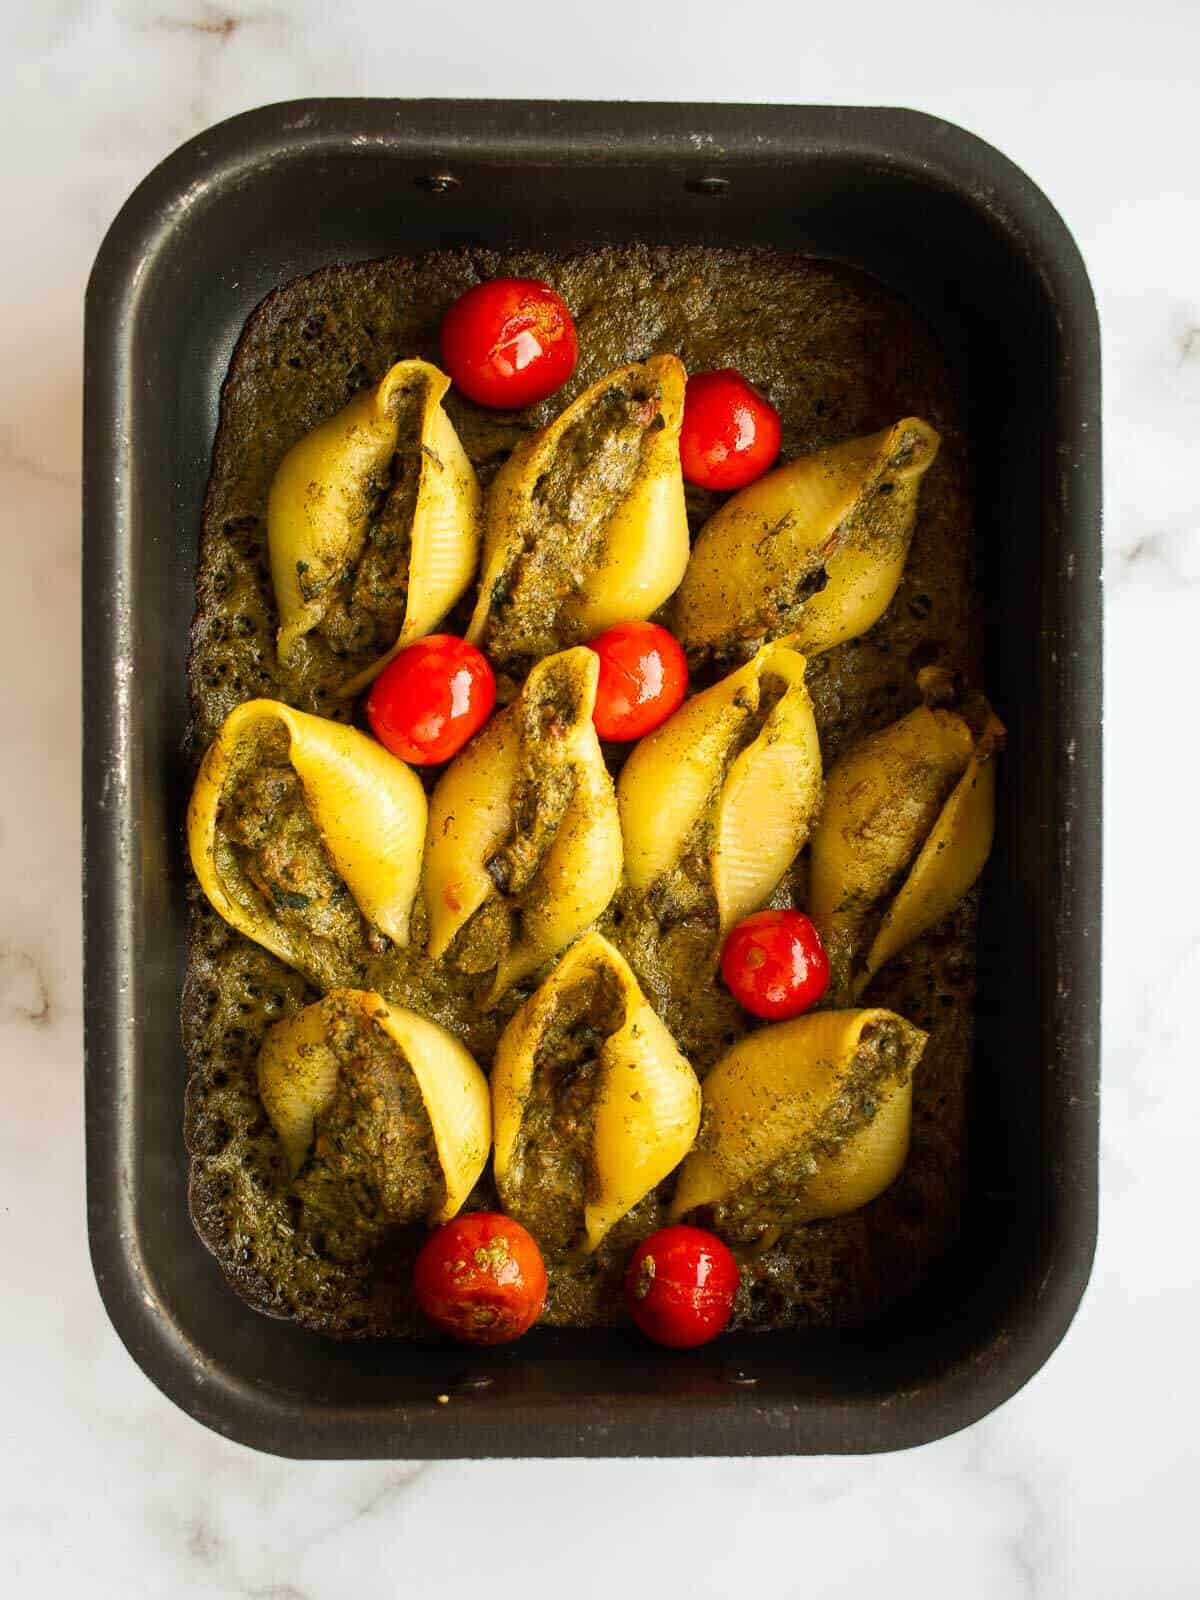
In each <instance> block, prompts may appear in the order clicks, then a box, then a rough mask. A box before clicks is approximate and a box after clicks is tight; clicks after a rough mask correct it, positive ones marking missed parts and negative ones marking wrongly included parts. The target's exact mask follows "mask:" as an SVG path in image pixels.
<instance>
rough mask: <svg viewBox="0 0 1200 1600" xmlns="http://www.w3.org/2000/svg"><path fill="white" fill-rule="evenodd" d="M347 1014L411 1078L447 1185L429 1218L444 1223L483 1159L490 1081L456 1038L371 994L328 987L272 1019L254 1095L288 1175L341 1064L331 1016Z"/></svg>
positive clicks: (307, 1143)
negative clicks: (378, 1032)
mask: <svg viewBox="0 0 1200 1600" xmlns="http://www.w3.org/2000/svg"><path fill="white" fill-rule="evenodd" d="M346 1009H351V1010H353V1011H356V1012H358V1013H359V1014H360V1016H361V1018H362V1021H363V1023H364V1025H367V1026H373V1027H379V1028H381V1029H382V1030H383V1032H384V1033H386V1034H387V1035H388V1037H389V1038H390V1039H391V1040H392V1041H393V1043H394V1044H395V1045H396V1046H397V1047H398V1048H399V1050H400V1051H401V1053H402V1055H403V1057H404V1060H405V1061H406V1062H407V1063H408V1066H409V1067H410V1069H411V1071H412V1074H413V1077H414V1078H415V1079H416V1082H417V1087H418V1089H419V1090H420V1092H421V1099H422V1101H423V1102H424V1106H425V1112H426V1115H427V1116H428V1118H429V1122H430V1126H431V1127H432V1129H433V1138H434V1145H435V1147H436V1150H437V1158H438V1164H439V1166H440V1168H441V1174H442V1178H443V1181H444V1183H445V1198H444V1200H443V1201H442V1202H441V1203H440V1204H438V1205H437V1206H435V1207H433V1209H432V1210H431V1211H430V1214H429V1219H428V1220H429V1221H430V1222H431V1223H437V1222H446V1221H448V1220H449V1219H450V1218H451V1217H453V1216H455V1215H456V1214H457V1213H458V1211H459V1210H460V1209H461V1208H462V1205H463V1202H464V1201H465V1200H466V1198H467V1196H468V1195H469V1194H470V1192H471V1190H472V1189H473V1188H474V1187H475V1184H476V1182H477V1181H478V1179H479V1175H480V1173H481V1172H482V1171H483V1168H484V1166H485V1164H486V1162H487V1157H488V1151H489V1149H490V1148H491V1142H492V1112H491V1095H490V1093H489V1090H488V1083H487V1079H486V1078H485V1077H484V1075H483V1073H482V1071H481V1070H480V1068H479V1066H478V1065H477V1064H476V1062H475V1060H474V1058H473V1057H472V1056H471V1055H470V1054H469V1053H468V1051H467V1050H466V1049H465V1048H464V1046H463V1045H462V1044H461V1043H460V1042H459V1041H458V1040H457V1039H456V1038H455V1037H454V1035H453V1034H451V1033H448V1032H447V1031H446V1029H445V1028H442V1027H439V1026H438V1024H437V1023H435V1022H430V1021H429V1020H428V1019H427V1018H425V1017H422V1016H418V1015H417V1013H416V1012H415V1011H408V1010H405V1009H404V1008H403V1007H401V1006H394V1005H390V1004H389V1003H388V1002H387V1001H386V1000H384V999H383V997H382V996H381V995H378V994H375V993H373V992H372V991H370V990H364V989H333V990H331V991H330V992H329V994H328V995H326V996H325V998H324V999H323V1000H319V1001H317V1002H316V1004H314V1005H311V1006H305V1007H304V1009H303V1010H302V1011H298V1012H296V1013H295V1015H294V1016H291V1017H286V1018H284V1020H283V1021H282V1022H277V1023H276V1024H275V1025H274V1027H272V1028H270V1029H269V1030H268V1032H267V1034H266V1037H265V1038H264V1040H263V1045H262V1050H261V1052H260V1054H259V1060H258V1087H259V1095H260V1097H261V1099H262V1102H263V1106H264V1108H265V1109H266V1112H267V1115H268V1116H269V1117H270V1119H271V1122H272V1123H273V1124H274V1127H275V1130H276V1132H277V1133H278V1134H279V1137H280V1140H281V1142H282V1144H283V1147H284V1151H285V1154H286V1155H287V1158H288V1163H289V1165H290V1167H291V1171H292V1174H293V1176H294V1175H295V1174H296V1173H297V1172H298V1171H299V1170H300V1168H301V1167H302V1166H303V1164H304V1162H305V1160H306V1159H307V1157H308V1154H309V1151H310V1150H311V1149H312V1144H313V1137H314V1129H315V1125H316V1122H317V1119H318V1118H319V1117H320V1115H321V1113H322V1112H323V1111H324V1110H326V1109H327V1108H328V1107H329V1106H330V1105H331V1104H332V1102H333V1100H334V1097H335V1096H336V1094H337V1092H338V1084H339V1068H338V1062H337V1058H336V1056H335V1054H334V1052H333V1050H332V1048H331V1047H330V1045H329V1043H328V1035H329V1027H330V1023H331V1020H332V1018H333V1016H334V1015H336V1014H337V1013H339V1012H344V1011H345V1010H346Z"/></svg>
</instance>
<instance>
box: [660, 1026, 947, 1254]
mask: <svg viewBox="0 0 1200 1600" xmlns="http://www.w3.org/2000/svg"><path fill="white" fill-rule="evenodd" d="M926 1039H927V1035H926V1034H924V1033H923V1032H922V1031H921V1029H920V1028H916V1027H914V1026H913V1025H912V1024H911V1023H909V1022H906V1021H905V1020H904V1018H903V1017H899V1016H897V1015H896V1014H895V1012H892V1011H881V1010H867V1011H820V1012H814V1013H812V1014H811V1015H809V1016H805V1017H798V1018H796V1019H795V1020H794V1021H792V1022H780V1023H776V1024H775V1025H774V1026H772V1027H767V1028H762V1029H760V1030H759V1031H758V1032H757V1033H752V1034H750V1035H749V1036H748V1037H746V1038H745V1039H742V1040H741V1041H740V1042H739V1043H737V1044H735V1045H734V1046H733V1048H732V1049H731V1050H730V1051H729V1052H728V1054H726V1055H725V1056H723V1057H722V1058H721V1060H720V1061H719V1062H718V1063H717V1064H716V1066H715V1067H714V1068H713V1069H712V1071H711V1072H710V1073H709V1075H708V1077H707V1078H705V1080H704V1117H703V1125H702V1129H701V1133H700V1139H699V1142H698V1144H697V1146H696V1149H695V1150H694V1151H693V1152H692V1154H691V1155H690V1156H688V1158H687V1160H686V1161H685V1162H684V1164H683V1166H682V1168H681V1169H680V1173H679V1182H678V1185H677V1186H676V1190H675V1199H674V1203H673V1206H672V1215H673V1216H674V1217H676V1218H680V1217H686V1216H690V1215H692V1214H693V1213H696V1212H702V1213H703V1214H704V1215H705V1216H707V1217H708V1218H710V1219H711V1221H712V1224H713V1226H714V1227H715V1228H716V1229H717V1231H718V1233H720V1234H721V1235H722V1236H723V1237H725V1238H726V1239H729V1240H733V1241H738V1242H750V1241H754V1240H759V1239H763V1238H773V1237H774V1236H776V1235H777V1234H778V1233H780V1232H781V1231H784V1230H786V1229H789V1228H794V1227H798V1226H800V1225H801V1224H803V1223H806V1222H812V1221H815V1220H817V1219H818V1218H822V1217H836V1216H840V1215H842V1214H843V1213H844V1212H847V1211H856V1210H857V1209H858V1208H859V1207H860V1206H864V1205H866V1204H867V1203H868V1202H869V1201H871V1200H874V1199H875V1197H876V1196H877V1195H880V1194H882V1193H883V1191H884V1190H885V1189H886V1188H887V1187H888V1186H889V1185H890V1184H891V1183H892V1182H894V1180H895V1179H896V1178H897V1177H898V1176H899V1174H900V1172H901V1171H902V1169H903V1167H904V1163H905V1160H906V1158H907V1155H908V1143H909V1132H910V1128H911V1123H912V1076H913V1072H914V1070H915V1068H916V1066H917V1063H918V1062H919V1061H920V1059H921V1054H922V1052H923V1050H924V1048H925V1042H926Z"/></svg>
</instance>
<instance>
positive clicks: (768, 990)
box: [721, 911, 829, 1022]
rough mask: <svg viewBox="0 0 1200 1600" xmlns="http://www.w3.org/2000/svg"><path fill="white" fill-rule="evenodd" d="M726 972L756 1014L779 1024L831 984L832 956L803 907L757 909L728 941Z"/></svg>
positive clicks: (723, 963) (740, 999)
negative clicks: (785, 909)
mask: <svg viewBox="0 0 1200 1600" xmlns="http://www.w3.org/2000/svg"><path fill="white" fill-rule="evenodd" d="M721 976H722V977H723V978H724V979H725V982H726V984H727V985H728V987H729V989H730V990H731V991H732V993H733V997H734V999H735V1000H737V1001H738V1003H739V1004H740V1005H743V1006H745V1008H746V1010H747V1011H752V1012H753V1013H754V1015H755V1016H756V1017H766V1018H767V1019H768V1020H769V1021H771V1022H780V1021H782V1020H783V1018H785V1017H798V1016H799V1015H800V1013H801V1012H802V1011H807V1010H808V1008H809V1007H810V1006H813V1005H815V1004H816V1003H817V1001H818V1000H819V999H820V998H821V996H822V995H823V994H824V993H825V991H826V989H827V988H828V987H829V957H828V956H827V955H826V954H825V946H824V945H823V944H822V943H821V935H820V934H819V933H818V932H817V930H816V927H815V925H814V924H813V921H812V919H811V918H810V917H806V916H805V915H804V913H803V912H802V911H756V912H755V913H754V915H753V916H751V917H744V918H743V919H742V921H741V922H739V923H738V924H737V926H736V927H735V928H734V929H733V930H732V932H731V933H730V935H729V937H728V938H727V939H726V940H725V948H724V949H723V950H722V951H721Z"/></svg>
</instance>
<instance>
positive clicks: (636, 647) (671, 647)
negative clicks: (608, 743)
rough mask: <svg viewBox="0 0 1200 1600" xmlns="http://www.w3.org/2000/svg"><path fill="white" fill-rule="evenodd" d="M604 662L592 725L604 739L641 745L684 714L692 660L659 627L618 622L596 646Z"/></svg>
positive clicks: (647, 623) (593, 643)
mask: <svg viewBox="0 0 1200 1600" xmlns="http://www.w3.org/2000/svg"><path fill="white" fill-rule="evenodd" d="M589 648H590V649H592V650H594V651H595V652H596V654H597V655H598V656H599V657H600V681H599V684H598V685H597V688H596V709H595V711H594V712H593V713H592V720H593V721H594V722H595V724H596V732H597V733H598V734H599V735H600V737H601V738H602V739H615V740H629V739H640V738H642V736H643V735H644V734H647V733H649V732H651V730H652V729H654V728H657V727H658V726H659V724H660V723H662V722H665V721H666V720H667V718H668V717H669V716H670V715H671V713H672V712H673V711H676V710H678V709H679V706H680V705H681V704H682V702H683V697H684V695H685V694H686V693H687V685H688V669H687V657H686V656H685V655H684V653H683V649H682V647H681V645H680V644H679V641H678V640H677V639H676V638H675V636H674V635H673V634H670V633H668V632H667V630H666V629H665V628H660V627H659V626H658V624H657V623H654V622H618V623H617V624H616V626H615V627H612V628H608V629H606V630H605V632H604V633H601V634H599V635H597V637H596V638H595V639H593V640H591V641H590V644H589Z"/></svg>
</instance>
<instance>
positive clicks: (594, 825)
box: [423, 646, 621, 1000]
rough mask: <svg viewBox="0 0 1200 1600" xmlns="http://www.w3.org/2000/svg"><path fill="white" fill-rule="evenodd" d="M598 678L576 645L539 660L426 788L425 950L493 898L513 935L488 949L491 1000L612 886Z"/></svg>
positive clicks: (612, 828)
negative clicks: (491, 954)
mask: <svg viewBox="0 0 1200 1600" xmlns="http://www.w3.org/2000/svg"><path fill="white" fill-rule="evenodd" d="M598 678H599V658H598V657H597V655H596V653H595V652H594V651H592V650H588V649H586V648H585V647H583V646H578V647H577V648H575V649H573V650H564V651H562V652H560V653H559V654H558V655H554V656H549V657H547V658H545V659H544V660H542V661H540V662H539V663H538V664H537V665H536V666H535V667H534V668H533V670H532V671H531V672H530V674H529V676H528V678H527V679H526V680H525V684H524V687H523V688H522V690H521V693H520V695H519V696H518V698H517V699H516V700H515V701H514V702H513V704H512V705H511V706H508V707H507V708H506V709H505V710H503V711H501V712H500V713H499V714H498V715H497V716H495V717H494V718H493V719H492V721H491V722H490V723H489V724H488V725H487V727H486V728H484V730H483V732H482V733H481V734H479V736H478V737H477V738H476V739H475V740H473V741H472V743H471V744H469V745H468V746H467V748H466V749H465V750H464V751H463V752H462V754H461V755H459V756H457V757H456V758H455V759H454V761H452V762H451V764H450V766H449V767H448V768H447V769H446V771H445V772H444V773H443V775H442V777H441V779H440V780H439V782H438V785H437V787H436V789H435V790H434V792H433V797H432V800H431V802H430V819H429V829H428V834H427V844H426V851H425V869H424V880H423V884H424V894H425V904H426V908H427V910H428V913H429V954H430V956H431V957H432V958H433V959H434V960H438V959H440V958H441V957H442V956H444V955H445V954H446V952H447V951H448V950H449V948H450V946H451V944H452V943H453V941H454V940H455V938H456V936H457V935H458V934H459V932H460V931H461V930H462V929H463V928H464V927H465V926H466V924H467V923H468V922H469V921H470V920H471V918H472V917H474V916H476V915H477V914H478V913H479V912H481V911H482V910H483V909H484V908H485V907H486V906H488V905H493V906H495V907H496V908H497V910H498V911H499V912H501V913H502V914H503V915H502V917H501V920H502V921H503V919H504V918H505V917H507V918H508V919H509V921H510V931H511V938H510V939H509V940H508V942H507V943H506V945H505V947H504V948H503V949H500V950H498V951H497V956H498V959H497V961H496V967H495V978H494V982H493V987H492V999H493V1000H495V999H497V998H498V997H499V996H500V995H501V994H502V993H503V992H504V990H505V989H507V988H509V987H510V986H511V985H512V984H514V983H516V982H519V981H520V979H521V978H523V977H525V976H526V975H527V974H529V973H530V972H532V971H533V970H534V969H535V968H536V967H538V966H540V965H541V964H542V963H543V962H545V961H549V960H551V959H552V958H553V957H554V956H556V955H557V954H558V953H559V952H560V951H561V950H563V949H565V948H566V946H567V945H568V944H570V943H571V941H572V940H573V939H575V938H576V937H577V936H578V935H579V934H580V933H582V932H583V931H584V929H585V928H587V927H589V926H590V925H591V924H592V923H593V922H594V921H595V919H596V918H597V917H598V916H599V915H600V913H601V912H602V911H603V910H604V908H605V907H606V906H607V905H608V903H609V901H610V900H611V899H612V897H613V895H614V894H615V893H616V891H617V888H618V886H619V884H620V880H621V829H620V823H619V821H618V818H617V803H616V797H615V795H614V793H613V786H612V779H611V778H610V777H609V774H608V769H607V768H606V766H605V764H604V757H603V755H602V754H601V750H600V742H599V740H598V738H597V736H596V729H595V726H594V724H593V722H592V710H593V707H594V706H595V701H596V684H597V681H598ZM518 923H519V927H518ZM479 970H487V969H486V968H481V969H479Z"/></svg>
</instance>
